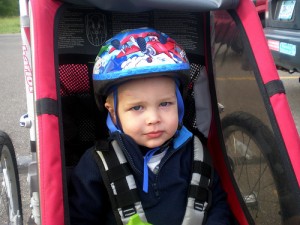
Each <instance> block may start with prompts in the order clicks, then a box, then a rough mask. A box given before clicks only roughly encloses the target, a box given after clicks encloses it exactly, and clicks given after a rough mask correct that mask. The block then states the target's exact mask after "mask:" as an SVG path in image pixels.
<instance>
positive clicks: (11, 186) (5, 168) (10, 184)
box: [0, 145, 20, 224]
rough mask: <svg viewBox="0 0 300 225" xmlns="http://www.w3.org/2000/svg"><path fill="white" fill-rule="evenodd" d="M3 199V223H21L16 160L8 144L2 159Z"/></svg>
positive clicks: (0, 209) (0, 205)
mask: <svg viewBox="0 0 300 225" xmlns="http://www.w3.org/2000/svg"><path fill="white" fill-rule="evenodd" d="M0 163H1V164H0V176H1V196H0V197H1V199H0V213H1V221H2V223H3V224H20V205H19V202H18V201H19V200H18V189H17V183H16V182H17V178H16V175H15V174H16V172H17V171H15V167H14V162H13V159H12V157H11V154H10V151H9V149H8V147H7V146H6V145H4V146H3V148H2V152H1V161H0Z"/></svg>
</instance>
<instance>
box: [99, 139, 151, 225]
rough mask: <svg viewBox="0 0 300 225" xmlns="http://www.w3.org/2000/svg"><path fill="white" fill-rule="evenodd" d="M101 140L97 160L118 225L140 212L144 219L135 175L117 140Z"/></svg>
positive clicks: (144, 219) (125, 222)
mask: <svg viewBox="0 0 300 225" xmlns="http://www.w3.org/2000/svg"><path fill="white" fill-rule="evenodd" d="M111 145H112V148H110V147H109V143H108V142H100V143H98V145H97V146H96V153H97V154H96V161H97V164H98V166H99V168H100V172H101V176H102V179H103V181H104V184H105V186H106V189H107V191H108V194H109V197H110V201H111V205H112V209H113V212H114V215H115V218H116V221H117V224H118V225H122V224H124V225H125V224H127V223H128V221H129V219H130V217H131V216H132V215H134V214H138V215H139V216H140V218H141V219H142V220H143V221H147V220H146V216H145V213H144V210H143V207H142V204H141V201H140V198H139V195H138V191H137V187H136V183H135V180H134V178H133V175H132V174H131V172H130V169H129V165H128V163H127V160H126V158H125V156H124V154H123V152H122V150H121V149H120V147H119V145H118V143H117V141H115V140H114V141H112V142H111Z"/></svg>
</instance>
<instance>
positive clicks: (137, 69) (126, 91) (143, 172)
mask: <svg viewBox="0 0 300 225" xmlns="http://www.w3.org/2000/svg"><path fill="white" fill-rule="evenodd" d="M189 68H190V65H189V62H188V60H187V58H186V55H185V52H184V50H183V49H181V47H180V46H179V45H178V44H177V43H176V42H175V41H174V40H173V39H171V38H170V37H168V36H167V35H166V34H164V33H161V32H159V31H156V30H154V29H150V28H139V29H135V30H126V31H123V32H121V33H120V34H118V35H116V36H115V37H114V38H112V39H110V40H108V41H107V42H106V43H105V44H104V46H103V47H102V48H101V50H100V53H99V55H98V56H97V58H96V63H95V66H94V74H93V80H94V89H95V94H96V101H97V102H98V104H99V107H100V108H101V99H102V98H103V96H106V102H105V104H104V106H105V108H106V109H107V110H108V116H107V127H108V129H109V131H110V137H109V140H108V141H107V142H101V143H100V144H99V145H98V146H96V147H94V148H92V149H90V150H88V151H87V152H86V153H85V154H84V155H83V157H82V158H81V160H80V162H79V164H78V165H77V166H76V168H75V169H74V172H73V174H72V177H71V182H70V193H69V201H70V215H71V224H72V225H75V224H89V225H92V224H97V225H99V224H127V223H128V222H129V221H131V222H130V224H134V222H133V221H134V220H133V218H135V219H136V216H137V215H138V217H139V218H138V220H139V219H141V220H142V221H143V222H144V223H142V224H148V223H150V224H154V225H167V224H171V225H180V224H185V225H187V224H189V225H196V224H199V225H200V224H214V225H216V224H230V219H231V213H230V210H229V207H228V205H227V202H226V194H225V192H224V191H223V190H222V189H221V186H220V183H219V179H218V177H217V176H216V175H214V176H213V175H212V169H211V168H210V166H207V165H208V161H207V160H206V158H207V153H206V152H207V150H205V149H204V150H203V149H202V145H201V142H200V141H199V140H198V138H197V137H193V135H192V134H191V133H190V132H189V131H188V130H187V129H186V128H185V127H184V126H183V124H182V120H183V115H184V106H183V100H182V96H181V92H180V88H182V87H184V85H185V84H186V83H187V81H188V78H189V75H188V72H189ZM102 105H103V104H102ZM195 149H196V150H197V151H199V152H200V154H198V153H196V154H194V152H196V151H195ZM113 153H115V154H113ZM111 155H113V156H111ZM195 155H204V157H203V159H202V161H203V162H202V163H201V162H200V163H199V161H198V163H195V157H196V156H195ZM113 157H115V159H117V161H113ZM119 161H120V162H119ZM200 161H201V160H200ZM196 164H198V165H199V164H201V165H202V167H201V168H202V170H203V171H204V172H203V171H202V172H201V173H200V172H199V173H198V172H197V171H195V169H193V165H196ZM111 165H112V167H111ZM194 167H196V166H194ZM122 173H124V174H125V175H124V176H123V175H122V176H121V175H120V174H122ZM195 174H196V175H195ZM195 177H196V178H197V177H200V178H199V179H198V180H201V184H199V182H200V181H198V183H197V182H196V181H195V179H194V178H195ZM107 180H108V181H107ZM191 180H192V181H191ZM196 180H197V179H196ZM205 183H206V184H205ZM201 185H202V186H201ZM199 186H200V187H199ZM195 187H196V188H195ZM201 187H203V188H201ZM191 190H196V192H195V193H196V194H193V191H191ZM211 193H212V194H211ZM201 198H202V200H203V201H202V200H201ZM210 198H211V200H210ZM116 199H117V200H116ZM199 199H200V200H199ZM127 203H128V204H127ZM206 212H207V213H206ZM132 215H134V216H132ZM147 222H148V223H147Z"/></svg>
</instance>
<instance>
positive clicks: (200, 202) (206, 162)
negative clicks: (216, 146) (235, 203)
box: [182, 137, 213, 225]
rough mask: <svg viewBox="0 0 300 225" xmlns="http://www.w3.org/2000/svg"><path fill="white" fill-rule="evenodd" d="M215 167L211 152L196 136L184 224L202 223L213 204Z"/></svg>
mask: <svg viewBox="0 0 300 225" xmlns="http://www.w3.org/2000/svg"><path fill="white" fill-rule="evenodd" d="M212 177H213V167H212V162H211V158H210V155H209V152H208V151H207V150H206V149H203V145H202V143H201V141H200V140H199V139H198V138H197V137H194V162H193V171H192V179H191V183H190V188H189V193H188V201H187V207H186V211H185V215H184V219H183V223H182V224H183V225H190V224H202V223H203V222H204V221H205V220H206V215H207V211H208V209H209V207H210V205H211V196H212V193H211V185H212Z"/></svg>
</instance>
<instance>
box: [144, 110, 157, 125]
mask: <svg viewBox="0 0 300 225" xmlns="http://www.w3.org/2000/svg"><path fill="white" fill-rule="evenodd" d="M159 122H160V116H159V112H158V111H157V110H155V109H153V110H149V112H148V113H147V124H156V123H159Z"/></svg>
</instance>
